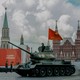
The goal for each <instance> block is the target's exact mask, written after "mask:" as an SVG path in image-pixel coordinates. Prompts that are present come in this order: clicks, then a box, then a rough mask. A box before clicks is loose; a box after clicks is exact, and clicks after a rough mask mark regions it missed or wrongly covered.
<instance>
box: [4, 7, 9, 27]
mask: <svg viewBox="0 0 80 80" xmlns="http://www.w3.org/2000/svg"><path fill="white" fill-rule="evenodd" d="M3 28H8V21H7V8H6V7H5V16H4V23H3Z"/></svg>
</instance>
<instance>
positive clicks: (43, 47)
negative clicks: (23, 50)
mask: <svg viewBox="0 0 80 80" xmlns="http://www.w3.org/2000/svg"><path fill="white" fill-rule="evenodd" d="M41 48H42V52H43V51H44V49H45V46H44V43H42V46H41Z"/></svg>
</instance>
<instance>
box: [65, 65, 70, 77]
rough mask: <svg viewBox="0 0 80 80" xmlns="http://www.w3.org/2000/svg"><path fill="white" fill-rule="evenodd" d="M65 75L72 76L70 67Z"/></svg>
mask: <svg viewBox="0 0 80 80" xmlns="http://www.w3.org/2000/svg"><path fill="white" fill-rule="evenodd" d="M65 75H66V76H70V75H71V70H70V68H69V67H67V68H66V70H65Z"/></svg>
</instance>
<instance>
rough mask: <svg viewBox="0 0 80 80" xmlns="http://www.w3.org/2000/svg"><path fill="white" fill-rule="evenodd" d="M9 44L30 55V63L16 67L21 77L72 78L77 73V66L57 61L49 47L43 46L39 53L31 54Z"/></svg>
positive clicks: (68, 62) (69, 62)
mask: <svg viewBox="0 0 80 80" xmlns="http://www.w3.org/2000/svg"><path fill="white" fill-rule="evenodd" d="M9 44H12V45H14V46H15V47H17V48H19V49H21V50H23V51H25V52H26V53H28V54H30V61H29V62H26V63H24V64H19V65H17V67H16V70H15V72H16V73H17V74H19V75H21V76H40V77H44V76H70V75H72V74H74V73H75V66H74V65H72V64H71V61H65V60H58V59H56V58H55V57H54V55H53V53H54V52H53V51H52V50H50V47H49V46H44V45H42V46H41V47H39V48H38V50H39V52H38V53H30V52H28V51H26V50H24V49H23V48H21V47H19V46H17V45H15V44H13V43H11V42H9Z"/></svg>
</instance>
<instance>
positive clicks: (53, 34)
mask: <svg viewBox="0 0 80 80" xmlns="http://www.w3.org/2000/svg"><path fill="white" fill-rule="evenodd" d="M48 39H49V40H62V37H61V36H60V35H59V33H58V32H56V31H53V30H52V29H50V28H49V31H48Z"/></svg>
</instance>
